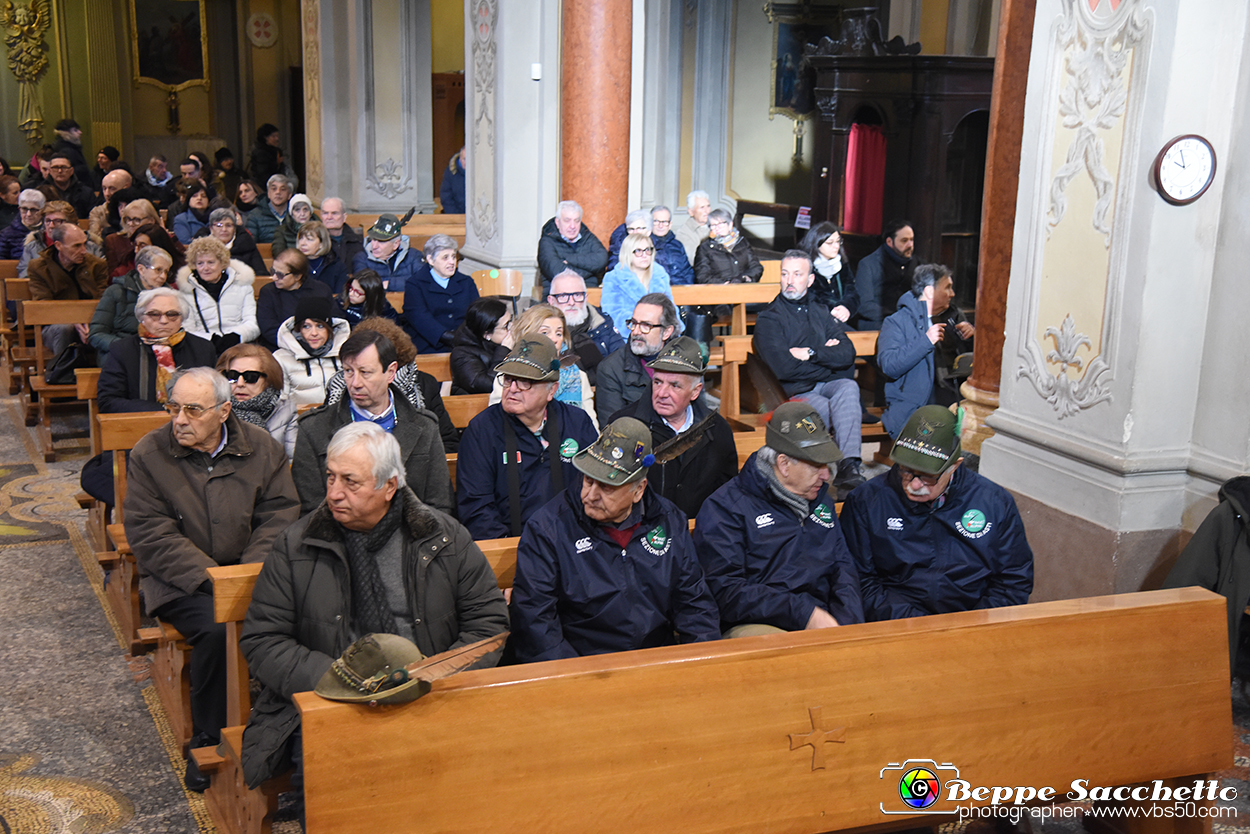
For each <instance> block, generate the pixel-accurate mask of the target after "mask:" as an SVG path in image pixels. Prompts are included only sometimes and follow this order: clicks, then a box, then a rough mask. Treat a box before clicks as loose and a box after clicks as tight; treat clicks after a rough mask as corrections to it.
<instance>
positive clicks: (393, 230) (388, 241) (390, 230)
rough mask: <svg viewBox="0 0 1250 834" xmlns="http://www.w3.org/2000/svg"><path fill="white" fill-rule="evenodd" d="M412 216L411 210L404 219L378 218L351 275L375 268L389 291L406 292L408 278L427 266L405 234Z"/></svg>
mask: <svg viewBox="0 0 1250 834" xmlns="http://www.w3.org/2000/svg"><path fill="white" fill-rule="evenodd" d="M411 217H412V212H411V211H410V212H408V213H407V214H405V215H404V216H403V218H399V217H396V216H395V215H393V214H384V215H382V216H381V217H379V218H378V219H377V220H376V221H375V222H374V224H373V225H372V226H370V227H369V231H367V232H365V246H364V251H363V252H357V253H356V256H355V257H354V258H353V259H352V273H353V274H355V273H357V272H359V271H360V270H362V269H372V270H373V271H374V272H376V273H377V274H378V277H379V278H381V279H382V286H384V287H386V291H387V292H403V291H404V287H405V285H406V284H407V283H408V279H409V278H411V277H412V276H413V275H416V274H417V270H419V269H421V267H423V266H425V260H424V259H423V258H422V257H421V253H419V252H414V251H412V241H411V240H410V239H409V237H408V235H406V234H403V233H402V230H403V228H404V224H405V223H407V222H408V220H409V219H410V218H411Z"/></svg>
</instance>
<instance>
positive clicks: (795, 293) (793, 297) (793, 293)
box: [781, 287, 807, 301]
mask: <svg viewBox="0 0 1250 834" xmlns="http://www.w3.org/2000/svg"><path fill="white" fill-rule="evenodd" d="M781 294H782V295H783V296H784V297H785V298H786V299H787V300H788V301H801V300H802V298H803V296H805V295H807V288H806V287H804V288H803V289H802V290H782V291H781Z"/></svg>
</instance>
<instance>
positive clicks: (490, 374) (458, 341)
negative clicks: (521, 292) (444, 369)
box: [451, 295, 513, 394]
mask: <svg viewBox="0 0 1250 834" xmlns="http://www.w3.org/2000/svg"><path fill="white" fill-rule="evenodd" d="M511 328H512V311H511V310H510V309H509V308H508V305H507V304H506V303H505V302H504V301H503V300H502V299H499V298H496V297H495V296H493V295H488V296H486V297H485V298H479V299H478V300H477V301H474V302H473V303H472V304H470V305H469V309H468V311H467V312H466V313H465V316H464V324H462V325H460V326H459V327H457V328H456V336H455V339H453V340H452V348H451V389H452V393H454V394H489V393H490V392H491V391H492V390H493V389H494V387H495V366H496V365H498V364H499V363H500V362H502V361H503V360H504V359H506V358H507V356H508V351H510V350H511V349H512V344H513V342H512V333H511Z"/></svg>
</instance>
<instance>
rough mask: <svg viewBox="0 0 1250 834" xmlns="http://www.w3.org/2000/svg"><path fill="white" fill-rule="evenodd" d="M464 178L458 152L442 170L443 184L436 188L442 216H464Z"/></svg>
mask: <svg viewBox="0 0 1250 834" xmlns="http://www.w3.org/2000/svg"><path fill="white" fill-rule="evenodd" d="M464 191H465V178H464V168H461V167H460V152H459V151H456V155H455V156H453V157H452V158H451V161H450V162H448V163H447V167H446V168H444V169H443V183H442V185H440V186H439V187H438V199H439V200H440V201H441V202H442V204H443V214H464V204H465V200H464Z"/></svg>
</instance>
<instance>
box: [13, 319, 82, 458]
mask: <svg viewBox="0 0 1250 834" xmlns="http://www.w3.org/2000/svg"><path fill="white" fill-rule="evenodd" d="M98 303H99V302H98V301H97V300H95V299H92V298H87V299H82V300H80V301H20V302H18V318H19V320H20V321H22V322H23V323H24V324H25V325H27V326H29V327H30V328H31V330H32V332H33V334H34V337H35V354H34V359H35V367H34V369H33V370H32V371H31V372H30V374H29V375H28V376H27V377H26V387H25V388H24V389H23V401H24V403H25V405H26V408H27V412H26V413H27V415H28V417H27V419H28V420H29V415H30V414H31V407H32V406H34V408H35V420H36V423H35V437H36V438H37V439H38V442H39V447H40V451H41V452H42V453H43V459H44V460H45V461H47V462H49V463H50V462H52V461H54V460H56V449H55V448H53V445H52V419H51V417H52V415H51V411H50V407H51V405H52V401H53V400H57V399H60V400H64V399H66V398H68V399H71V400H76V399H77V398H78V384H77V383H70V384H67V385H54V384H52V383H49V382H48V381H47V379H46V378H45V372H46V370H47V365H48V363H49V362H50V361H51V359H52V358H53V357H52V356H51V353H50V351H48V350H45V348H44V343H43V328H44V327H45V326H47V325H50V324H89V323H90V322H91V317H92V316H93V315H94V314H95V308H96V305H97V304H98ZM28 425H29V423H28Z"/></svg>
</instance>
